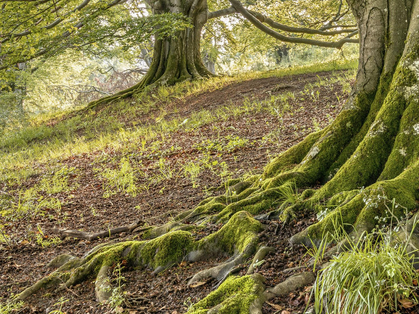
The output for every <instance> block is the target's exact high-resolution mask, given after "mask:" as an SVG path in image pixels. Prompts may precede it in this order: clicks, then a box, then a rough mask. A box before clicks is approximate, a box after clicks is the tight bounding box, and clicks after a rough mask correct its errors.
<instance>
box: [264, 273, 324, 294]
mask: <svg viewBox="0 0 419 314" xmlns="http://www.w3.org/2000/svg"><path fill="white" fill-rule="evenodd" d="M315 279H316V276H315V275H314V273H312V272H305V273H301V274H298V275H294V276H291V277H289V278H288V279H287V280H285V281H284V282H281V283H279V284H277V285H276V286H275V287H273V288H269V289H267V290H266V291H265V297H266V299H267V300H270V299H272V298H274V297H276V296H282V295H288V294H289V293H290V292H293V291H295V290H297V289H298V288H301V287H305V286H309V285H311V284H312V283H313V282H314V280H315Z"/></svg>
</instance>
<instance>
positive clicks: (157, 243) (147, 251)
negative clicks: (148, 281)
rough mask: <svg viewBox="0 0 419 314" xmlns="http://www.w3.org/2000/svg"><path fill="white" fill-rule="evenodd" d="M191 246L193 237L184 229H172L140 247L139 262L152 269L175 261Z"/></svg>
mask: <svg viewBox="0 0 419 314" xmlns="http://www.w3.org/2000/svg"><path fill="white" fill-rule="evenodd" d="M192 247H193V237H192V235H191V233H189V232H186V231H172V232H169V233H167V234H164V235H162V236H160V237H158V238H156V239H153V240H150V241H148V242H147V243H145V245H144V246H143V247H142V248H141V249H140V256H141V264H143V265H148V266H150V267H152V268H153V269H156V268H157V267H159V266H163V267H166V266H168V265H170V264H172V263H177V262H180V261H181V260H182V258H183V257H184V256H185V255H186V253H188V252H189V251H190V249H191V248H192Z"/></svg>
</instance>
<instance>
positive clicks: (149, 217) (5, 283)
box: [0, 71, 413, 314]
mask: <svg viewBox="0 0 419 314" xmlns="http://www.w3.org/2000/svg"><path fill="white" fill-rule="evenodd" d="M352 77H353V71H338V72H319V73H313V74H301V75H294V76H286V77H275V76H273V77H268V78H261V79H252V80H245V81H241V82H233V83H230V84H226V85H225V86H223V87H221V88H219V89H215V90H210V91H205V92H202V93H195V94H192V95H189V96H187V97H180V98H178V99H175V100H172V101H170V102H166V103H164V104H163V103H159V102H156V104H155V107H153V108H151V109H150V110H148V111H147V112H145V113H143V114H138V115H130V116H122V115H121V116H119V117H118V118H117V119H119V123H121V124H122V125H124V127H125V128H127V129H129V128H134V127H137V126H139V125H147V126H148V127H150V128H155V127H158V126H159V125H162V129H161V132H159V133H158V135H157V136H155V137H154V139H153V140H147V141H146V140H138V141H135V142H130V144H129V145H128V146H124V148H123V149H121V148H118V147H115V146H112V145H106V146H105V147H104V148H103V149H99V150H96V151H95V150H93V151H90V152H86V153H79V154H74V155H71V156H66V157H65V158H62V159H60V160H58V161H57V160H56V161H54V162H51V161H39V162H33V163H32V165H31V167H32V170H33V172H31V174H29V175H27V176H26V177H25V178H24V179H20V180H3V181H1V182H0V192H2V193H3V194H4V195H6V194H7V195H8V196H10V198H11V199H12V201H11V202H12V203H13V202H14V201H13V200H18V201H16V202H17V205H16V206H17V207H16V208H19V209H21V210H24V209H25V208H24V206H25V204H26V203H25V202H29V201H31V202H32V205H34V206H38V207H37V208H38V210H37V212H36V214H33V213H32V214H31V213H27V212H26V213H24V214H20V215H18V216H13V215H6V214H4V213H3V217H1V216H0V219H1V221H0V226H1V227H2V228H0V230H1V232H2V233H1V234H2V236H1V235H0V239H1V237H3V240H2V241H0V282H1V285H0V303H3V304H6V300H8V299H10V298H11V297H12V295H14V294H18V293H19V292H21V291H22V290H23V289H24V288H26V287H28V286H29V285H31V284H33V283H35V282H36V281H37V280H39V279H40V278H42V277H43V276H45V275H47V274H48V273H50V272H51V271H52V270H51V269H50V268H48V267H47V264H48V263H49V262H50V261H51V260H52V259H53V258H54V257H56V256H58V255H59V254H63V253H68V254H71V255H74V256H79V257H81V256H83V255H84V254H85V253H86V252H88V251H89V250H91V249H92V248H93V247H95V246H97V245H98V244H101V243H106V242H109V241H122V240H127V239H137V238H138V237H139V236H140V234H138V233H136V232H135V231H134V232H133V233H131V232H126V233H121V234H117V235H113V236H111V237H110V238H109V237H108V238H103V239H93V240H90V241H89V240H85V239H77V238H73V237H66V238H61V239H60V238H59V237H57V229H61V230H80V231H85V232H88V233H92V232H98V231H106V230H111V229H112V228H115V227H119V226H126V225H130V224H133V223H134V222H137V221H138V223H139V226H143V227H144V226H148V225H160V224H164V223H166V222H168V221H170V220H171V219H172V218H173V217H174V216H176V215H177V214H179V213H181V212H183V211H185V210H188V209H192V208H194V207H195V206H196V205H197V204H198V203H199V202H200V201H201V200H203V199H205V198H207V197H209V196H214V195H218V194H221V193H224V192H225V191H224V189H223V188H218V187H220V186H221V187H222V186H223V185H222V183H223V181H225V180H226V179H227V178H238V177H245V176H248V175H252V174H260V173H261V172H262V171H263V167H264V166H265V165H266V164H267V163H268V162H269V160H270V159H271V158H273V157H274V156H277V155H278V154H279V153H281V152H283V151H284V150H286V149H288V148H290V147H291V146H292V145H294V144H296V143H297V142H299V141H301V140H302V139H303V138H304V137H305V136H306V135H307V134H309V133H310V132H313V131H314V130H316V129H319V128H324V127H325V126H326V125H328V124H329V123H330V122H331V121H332V120H333V119H334V118H335V117H336V115H337V114H338V112H339V111H340V110H341V108H342V105H343V103H344V102H345V99H346V98H347V96H348V91H349V90H350V88H349V86H350V83H351V78H352ZM226 106H227V107H228V108H229V110H230V111H229V114H226V115H224V116H219V115H215V112H217V110H219V109H220V108H224V107H226ZM105 108H106V106H102V107H98V108H95V109H94V110H92V111H91V112H90V114H91V115H92V116H99V115H100V114H101V112H102V111H103V110H104V109H105ZM235 109H237V110H235ZM162 113H163V114H162ZM208 114H209V116H213V118H211V119H209V118H208V119H209V120H208V122H205V121H203V122H202V121H201V123H199V124H197V125H188V121H189V120H193V118H192V117H194V116H195V117H196V115H198V116H199V115H201V118H200V119H201V120H205V119H207V118H206V117H207V115H208ZM73 116H74V115H73ZM214 116H216V118H214ZM66 118H68V117H63V118H61V119H63V120H64V119H66ZM60 121H61V120H60ZM60 121H54V122H53V123H50V127H54V125H55V124H56V123H60ZM171 121H182V122H181V123H183V124H185V125H188V127H185V128H177V129H175V130H174V131H173V130H172V129H170V130H169V129H167V130H166V129H165V128H164V127H163V126H165V125H170V122H171ZM80 132H83V129H82V128H81V129H80ZM63 169H64V170H63ZM57 174H58V175H57ZM131 174H132V175H133V178H134V188H133V186H132V185H131V183H132V182H131V181H129V180H130V179H129V178H132V176H131V177H130V175H131ZM45 178H47V179H48V180H49V181H46V180H45ZM112 178H113V179H112ZM115 178H120V179H121V180H122V181H123V180H128V181H125V183H121V182H119V181H118V182H119V183H118V182H117V181H115V180H116V179H115ZM127 178H128V179H127ZM47 182H50V184H49V185H48V183H47ZM51 182H52V183H51ZM130 182H131V183H130ZM118 184H119V185H118ZM28 191H29V192H28ZM34 191H36V193H35V192H34ZM25 192H26V193H27V194H31V193H34V194H36V197H35V198H32V199H31V198H30V196H27V195H26V194H25ZM46 200H49V201H48V202H46V203H42V201H46ZM53 200H58V201H59V206H57V205H54V202H53ZM0 201H1V200H0ZM4 202H5V201H4ZM42 204H43V205H42ZM0 205H1V203H0ZM19 206H20V207H19ZM298 218H299V219H298V222H296V223H295V224H293V225H290V226H286V227H285V228H282V223H281V222H280V221H270V222H269V223H266V225H265V229H264V231H262V233H261V234H260V242H261V243H263V244H265V245H268V246H271V247H274V248H275V251H274V252H273V253H271V254H269V255H268V256H267V257H266V258H265V262H264V263H262V264H261V265H259V266H258V267H257V268H256V272H258V273H260V274H262V275H263V276H264V277H265V279H266V282H265V285H266V286H267V287H270V286H275V285H276V284H278V283H279V282H281V281H283V280H284V279H286V278H287V277H289V276H290V275H292V274H295V273H298V272H300V271H304V270H307V269H308V267H307V261H308V260H309V258H310V256H309V255H308V254H307V249H306V248H304V247H302V246H290V244H289V243H288V239H289V237H290V236H291V235H293V234H295V233H297V232H298V231H301V230H302V229H304V228H306V227H307V226H308V225H310V224H312V223H313V222H315V221H316V216H315V214H314V213H313V214H310V213H305V214H301V217H298ZM220 227H221V225H216V224H214V225H207V227H206V229H204V230H202V231H200V233H199V234H195V237H197V238H201V237H203V236H205V235H207V234H210V233H212V232H214V231H215V230H218V229H219V228H220ZM218 262H220V261H219V260H212V261H206V262H196V263H186V262H182V263H180V264H179V265H177V266H174V267H172V268H170V269H168V270H166V271H164V272H162V273H159V274H158V275H153V274H152V273H151V271H144V270H143V271H139V270H136V269H129V268H128V267H125V266H124V265H123V263H122V265H114V273H113V278H114V280H115V281H114V286H116V287H120V292H121V295H122V296H123V298H124V301H123V302H122V304H120V305H119V306H117V307H114V308H113V309H111V308H110V307H109V305H101V304H99V303H97V302H96V300H95V292H94V278H92V279H91V280H87V281H85V282H84V283H81V284H79V285H77V286H74V287H71V288H68V289H66V290H63V291H53V290H48V291H45V290H43V291H40V292H39V293H37V294H36V295H34V296H32V297H30V298H29V299H28V300H27V301H26V302H25V304H24V305H23V306H22V307H21V308H20V309H19V310H17V311H16V313H49V312H52V311H53V310H57V311H58V310H60V311H62V312H63V313H111V312H112V311H114V312H123V311H124V312H126V313H169V314H175V313H184V312H186V311H187V309H188V307H189V306H190V305H191V304H193V303H196V302H197V301H198V300H200V299H202V298H203V297H205V296H206V295H208V293H209V292H210V291H211V290H212V289H213V288H214V286H215V285H216V284H217V282H216V281H215V280H212V281H206V282H200V283H199V284H196V285H193V286H187V284H186V283H187V281H188V279H189V278H191V277H192V276H193V275H194V274H195V273H196V272H197V271H199V270H202V269H205V268H208V267H210V266H211V265H216V264H217V263H218ZM250 262H251V261H248V264H249V263H250ZM248 264H247V266H248ZM245 266H246V265H243V269H242V270H241V273H245V269H246V267H245ZM289 269H291V271H290V270H289ZM284 270H285V271H284ZM309 295H310V287H305V288H303V289H301V290H299V291H295V292H293V293H291V294H290V295H288V296H286V297H282V298H276V299H273V300H271V301H270V302H267V303H265V305H264V307H263V313H283V314H287V313H295V314H297V313H304V312H305V310H306V308H310V303H309ZM56 313H59V312H56ZM406 313H408V312H406ZM412 313H413V312H412Z"/></svg>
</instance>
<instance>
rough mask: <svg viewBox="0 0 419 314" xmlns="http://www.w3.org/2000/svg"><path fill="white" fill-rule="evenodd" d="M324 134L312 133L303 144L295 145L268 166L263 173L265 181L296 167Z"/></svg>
mask: <svg viewBox="0 0 419 314" xmlns="http://www.w3.org/2000/svg"><path fill="white" fill-rule="evenodd" d="M322 134H323V131H320V132H315V133H312V134H310V135H308V136H307V137H306V138H305V139H304V140H303V141H302V142H301V143H299V144H297V145H294V146H293V147H291V148H290V149H288V150H287V151H285V152H284V153H282V154H281V155H279V156H278V157H276V158H275V159H274V160H273V161H271V162H270V163H269V164H268V165H267V166H266V168H265V170H264V173H263V179H264V180H265V179H267V178H272V177H275V176H277V175H278V174H279V173H281V172H284V171H287V170H290V169H292V168H293V167H294V166H295V165H297V164H299V163H300V162H301V161H302V160H303V158H304V157H305V156H306V155H307V153H308V152H309V150H310V149H311V147H312V146H313V145H314V143H315V142H316V141H317V140H318V139H319V138H320V137H321V136H322Z"/></svg>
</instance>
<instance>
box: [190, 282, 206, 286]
mask: <svg viewBox="0 0 419 314" xmlns="http://www.w3.org/2000/svg"><path fill="white" fill-rule="evenodd" d="M206 283H207V282H206V281H199V282H197V283H194V284H192V285H190V287H191V288H196V287H200V286H203V285H205V284H206Z"/></svg>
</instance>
